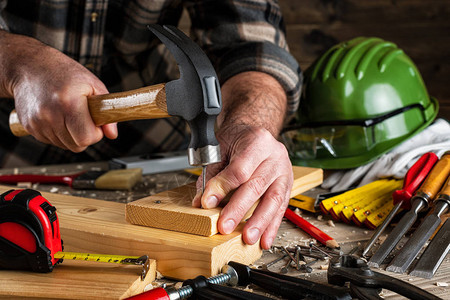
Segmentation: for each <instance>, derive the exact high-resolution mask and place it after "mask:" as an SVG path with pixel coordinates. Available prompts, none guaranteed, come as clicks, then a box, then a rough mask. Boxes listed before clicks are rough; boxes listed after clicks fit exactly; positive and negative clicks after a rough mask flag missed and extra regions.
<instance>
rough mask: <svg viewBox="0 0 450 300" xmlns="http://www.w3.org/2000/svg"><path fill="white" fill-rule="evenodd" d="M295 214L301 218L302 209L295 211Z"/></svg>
mask: <svg viewBox="0 0 450 300" xmlns="http://www.w3.org/2000/svg"><path fill="white" fill-rule="evenodd" d="M294 213H295V214H296V215H298V216H300V215H301V214H302V211H301V210H300V208H298V207H297V208H296V209H295V210H294Z"/></svg>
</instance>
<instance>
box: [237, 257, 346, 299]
mask: <svg viewBox="0 0 450 300" xmlns="http://www.w3.org/2000/svg"><path fill="white" fill-rule="evenodd" d="M228 265H229V266H231V267H232V268H233V269H235V270H236V272H237V274H238V279H239V280H238V285H243V286H246V285H248V284H250V283H252V284H255V285H257V286H259V287H261V288H263V289H265V290H267V291H269V292H272V293H274V294H277V295H279V296H282V297H284V298H286V299H296V300H297V299H304V298H306V299H323V300H327V299H330V300H331V299H335V300H347V299H348V300H350V299H352V297H351V296H350V294H349V293H348V290H347V289H346V288H342V287H336V286H329V285H325V284H320V283H316V282H313V281H309V280H304V279H301V278H297V277H292V276H286V275H282V274H278V273H274V272H271V271H267V270H255V269H252V268H250V267H249V266H246V265H243V264H240V263H237V262H233V261H232V262H229V263H228Z"/></svg>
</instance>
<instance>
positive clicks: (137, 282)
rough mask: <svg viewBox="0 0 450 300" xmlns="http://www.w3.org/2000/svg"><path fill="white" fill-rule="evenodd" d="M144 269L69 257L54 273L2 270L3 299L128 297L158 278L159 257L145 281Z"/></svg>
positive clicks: (151, 266)
mask: <svg viewBox="0 0 450 300" xmlns="http://www.w3.org/2000/svg"><path fill="white" fill-rule="evenodd" d="M141 270H142V268H140V267H138V266H125V265H117V264H108V263H96V262H85V261H70V260H66V261H64V262H63V263H62V264H61V265H58V266H57V267H56V268H55V269H54V270H53V272H51V273H32V272H23V271H0V298H2V297H5V298H7V297H8V298H9V297H11V298H12V297H20V298H22V297H33V298H43V299H50V298H52V299H53V298H54V299H125V298H127V297H130V296H133V295H137V294H140V293H142V292H144V289H145V287H146V286H147V285H148V284H150V283H151V282H152V281H154V280H155V275H156V262H155V260H152V263H151V265H150V270H149V273H148V274H147V276H146V278H145V280H143V281H142V280H141V279H140V276H139V274H140V271H141ZM6 296H7V297H6Z"/></svg>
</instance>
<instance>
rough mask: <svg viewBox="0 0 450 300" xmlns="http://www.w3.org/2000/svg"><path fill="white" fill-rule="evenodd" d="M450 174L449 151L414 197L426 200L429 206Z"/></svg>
mask: <svg viewBox="0 0 450 300" xmlns="http://www.w3.org/2000/svg"><path fill="white" fill-rule="evenodd" d="M449 174H450V151H447V152H445V153H444V155H442V157H441V159H440V160H439V161H438V162H437V163H436V165H435V166H434V167H433V169H432V170H431V172H430V174H428V176H427V178H426V179H425V181H424V182H423V184H422V186H421V187H420V188H419V189H418V190H417V191H416V193H415V194H414V197H413V198H415V197H419V198H421V199H422V200H425V201H426V203H427V204H428V205H429V204H430V203H429V202H430V201H433V199H434V198H435V196H436V195H437V193H438V192H439V189H440V188H441V187H442V185H443V184H444V182H445V180H446V179H447V177H448V175H449Z"/></svg>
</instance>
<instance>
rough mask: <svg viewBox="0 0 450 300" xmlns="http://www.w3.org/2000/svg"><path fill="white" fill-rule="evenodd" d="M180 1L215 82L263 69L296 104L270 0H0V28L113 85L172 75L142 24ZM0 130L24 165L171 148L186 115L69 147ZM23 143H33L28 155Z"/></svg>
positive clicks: (167, 18) (173, 13)
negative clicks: (84, 145) (77, 150)
mask: <svg viewBox="0 0 450 300" xmlns="http://www.w3.org/2000/svg"><path fill="white" fill-rule="evenodd" d="M183 7H184V8H186V9H187V11H188V13H189V16H190V20H191V28H190V33H189V34H190V36H191V38H192V39H193V40H194V41H196V42H197V43H198V44H199V45H200V46H201V47H202V49H203V50H204V51H205V52H206V54H207V55H208V57H209V58H210V60H211V62H212V63H213V65H214V67H215V69H216V71H217V74H218V77H219V80H220V82H221V83H223V82H224V81H226V80H227V79H228V78H230V77H232V76H234V75H236V74H238V73H240V72H245V71H255V70H256V71H262V72H266V73H268V74H271V75H272V76H274V77H275V78H276V79H277V80H278V81H279V82H280V83H281V84H282V86H283V87H284V89H285V91H286V94H287V96H288V109H289V113H293V112H294V111H295V110H296V108H297V106H298V101H299V94H300V82H301V80H300V78H301V74H300V69H299V66H298V64H297V62H296V61H295V59H294V58H293V57H292V56H291V55H290V54H289V52H288V47H287V44H286V39H285V32H284V23H283V19H282V16H281V12H280V8H279V6H278V4H277V1H276V0H269V1H262V0H216V1H212V0H210V1H198V0H197V1H195V0H194V1H185V0H166V1H164V0H128V1H125V0H72V1H69V0H20V1H17V0H9V1H8V0H0V28H2V29H4V30H7V31H10V32H13V33H18V34H23V35H29V36H32V37H34V38H36V39H38V40H41V41H42V42H44V43H46V44H48V45H50V46H52V47H54V48H56V49H59V50H60V51H62V52H63V53H65V54H66V55H68V56H70V57H71V58H73V59H75V60H77V61H78V62H80V63H81V64H83V65H84V66H86V68H88V69H89V70H91V71H92V72H93V73H95V74H96V75H97V76H99V78H100V79H101V80H102V81H103V82H104V83H105V84H106V86H107V87H108V89H109V91H110V92H116V91H123V90H130V89H135V88H139V87H142V86H146V85H152V84H155V83H161V82H166V81H168V80H171V79H174V78H176V77H177V76H178V69H177V66H176V63H175V61H174V60H173V58H172V56H171V54H170V53H169V52H168V50H167V49H166V48H165V47H164V45H162V44H161V43H160V42H159V40H158V39H157V38H156V37H155V36H153V35H152V33H151V32H150V31H149V30H148V29H147V28H146V25H147V24H152V23H158V24H165V25H175V26H177V25H178V22H179V20H180V17H181V14H182V12H183ZM11 102H12V101H1V103H0V105H1V107H0V114H2V116H0V118H1V121H2V122H5V121H6V120H7V119H8V117H7V116H8V115H9V112H10V110H11V109H12V107H11V105H12V104H11ZM0 129H1V131H2V137H4V138H2V143H1V144H2V146H1V147H2V149H0V151H1V153H0V160H3V161H5V160H10V161H15V160H13V159H14V158H17V156H18V157H20V158H21V159H23V160H26V161H27V162H28V163H31V164H50V163H62V162H74V161H93V160H106V159H110V158H112V157H118V156H128V155H138V154H144V153H149V152H158V151H166V150H177V149H180V148H186V147H187V142H188V139H189V138H188V137H186V134H185V122H184V121H183V120H179V119H176V118H170V119H160V120H148V121H132V122H123V123H119V138H118V139H117V140H113V141H111V140H107V139H103V140H102V141H101V142H99V143H97V144H95V145H92V146H90V147H88V149H87V150H86V151H84V152H83V153H80V154H73V153H71V152H68V151H63V150H61V149H58V148H56V147H53V146H48V145H43V144H41V143H39V142H37V141H36V140H34V139H33V138H31V137H26V138H20V139H17V138H15V137H13V136H12V135H11V134H10V133H9V129H8V127H7V124H6V123H5V124H2V125H1V128H0ZM30 147H33V148H32V149H34V150H35V151H33V154H32V155H31V153H30V150H29V149H30ZM21 149H23V150H21ZM8 152H9V153H11V152H13V153H14V156H10V154H8ZM0 163H1V161H0Z"/></svg>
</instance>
